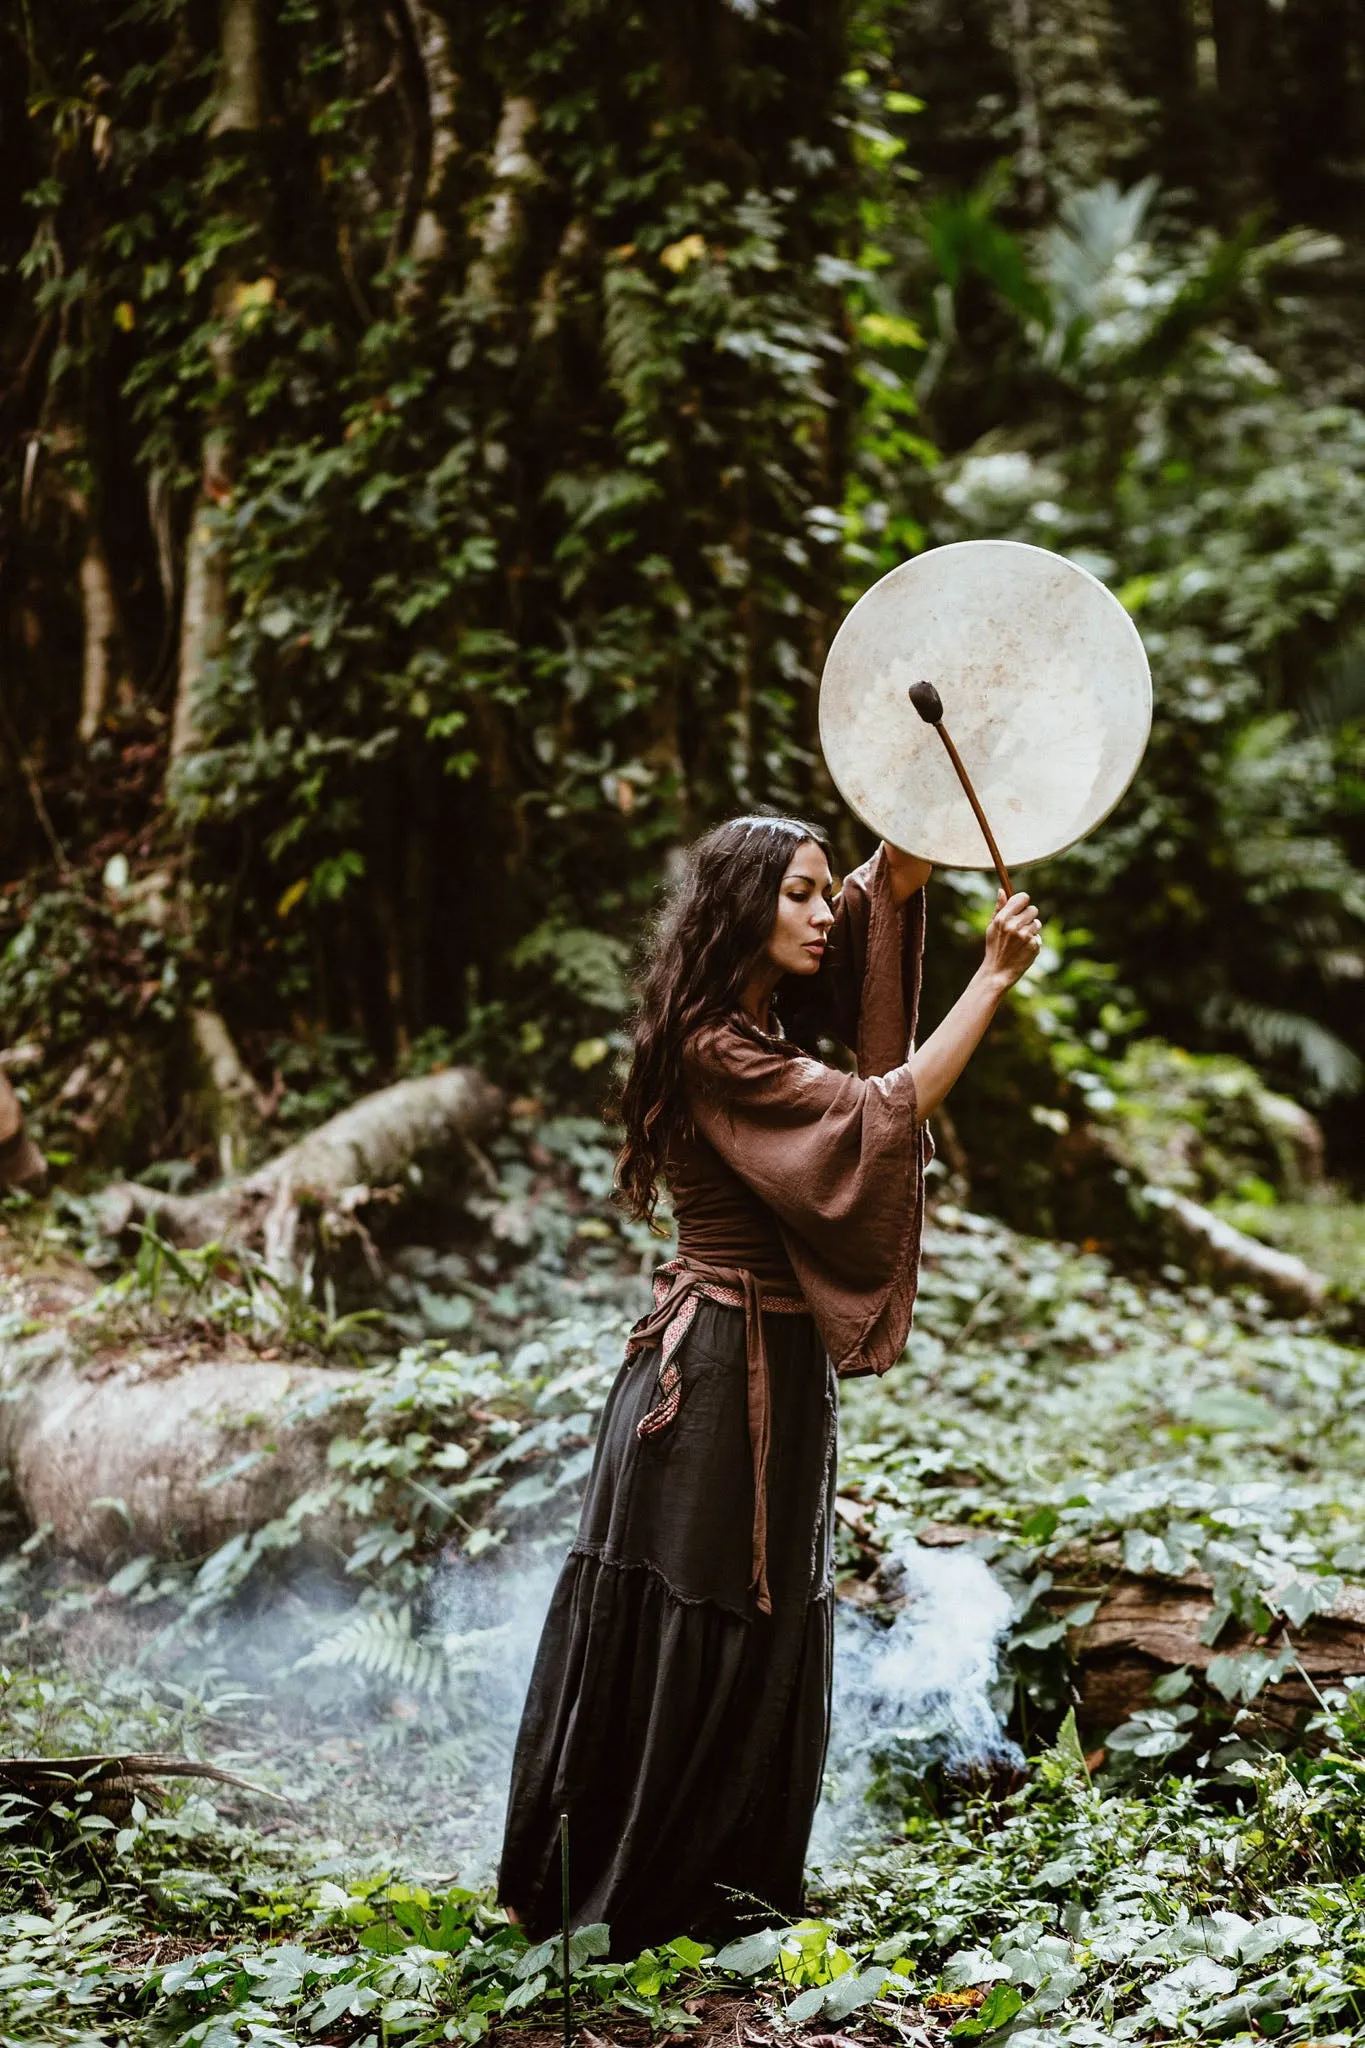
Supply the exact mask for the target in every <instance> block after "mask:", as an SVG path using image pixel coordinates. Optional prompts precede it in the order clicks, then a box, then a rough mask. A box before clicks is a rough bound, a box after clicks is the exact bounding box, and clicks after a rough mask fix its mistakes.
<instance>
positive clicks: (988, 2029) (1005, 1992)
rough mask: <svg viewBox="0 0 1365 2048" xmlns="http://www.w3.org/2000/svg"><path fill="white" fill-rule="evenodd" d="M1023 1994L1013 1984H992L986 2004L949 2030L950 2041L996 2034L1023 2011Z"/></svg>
mask: <svg viewBox="0 0 1365 2048" xmlns="http://www.w3.org/2000/svg"><path fill="white" fill-rule="evenodd" d="M1023 2005H1024V1994H1023V1992H1022V1991H1020V1990H1018V1988H1017V1987H1016V1986H1015V1985H1013V1984H993V1985H992V1986H991V1989H990V1990H989V1991H988V1992H987V1994H986V2002H985V2004H984V2005H981V2006H979V2007H978V2008H977V2010H976V2011H975V2012H974V2013H972V2014H971V2015H970V2016H969V2017H968V2018H967V2019H965V2020H959V2021H958V2023H957V2025H956V2026H955V2027H953V2028H952V2029H951V2030H950V2038H951V2039H952V2040H955V2041H956V2040H963V2041H967V2040H974V2039H976V2038H977V2037H978V2036H980V2035H982V2034H994V2033H998V2032H999V2030H1000V2028H1001V2027H1007V2026H1008V2025H1009V2023H1010V2021H1011V2020H1012V2019H1013V2018H1014V2016H1015V2014H1016V2013H1018V2012H1021V2011H1022V2010H1023Z"/></svg>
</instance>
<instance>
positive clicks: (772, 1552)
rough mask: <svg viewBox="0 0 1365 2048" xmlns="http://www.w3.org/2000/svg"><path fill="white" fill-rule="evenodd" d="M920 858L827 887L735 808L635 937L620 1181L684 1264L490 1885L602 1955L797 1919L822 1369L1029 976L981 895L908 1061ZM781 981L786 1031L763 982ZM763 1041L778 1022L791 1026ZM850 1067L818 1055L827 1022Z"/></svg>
mask: <svg viewBox="0 0 1365 2048" xmlns="http://www.w3.org/2000/svg"><path fill="white" fill-rule="evenodd" d="M928 874H929V869H928V867H927V866H926V864H925V863H923V862H921V861H916V860H914V859H912V858H911V857H910V856H909V855H908V854H905V853H902V852H899V851H898V850H897V849H896V848H894V847H890V846H885V845H884V846H882V847H881V848H880V849H879V851H878V852H877V853H876V854H875V855H874V856H873V858H872V859H871V860H870V861H868V862H867V863H866V864H865V865H864V866H863V867H861V868H859V869H857V870H856V872H855V873H853V874H851V875H850V876H848V878H847V880H846V881H845V883H844V886H843V889H842V891H841V892H840V894H839V896H838V897H837V898H835V897H834V894H833V879H832V876H831V873H830V865H829V849H828V846H827V844H826V841H825V839H824V836H823V834H822V833H820V832H819V831H818V830H817V829H816V828H815V827H814V826H811V825H806V824H802V823H800V822H799V821H797V820H795V819H790V818H767V817H755V818H737V819H734V820H732V821H731V822H730V823H729V824H725V825H721V826H718V827H717V828H716V829H715V830H714V831H713V832H710V833H708V834H707V836H706V837H705V838H704V839H702V840H701V841H700V842H699V844H698V845H697V846H695V847H694V848H693V849H692V853H691V856H690V859H689V864H688V870H687V874H686V877H685V879H684V881H683V883H682V885H681V887H680V889H679V890H678V892H677V895H676V897H675V899H674V901H673V903H672V905H671V907H670V908H669V910H668V911H667V913H666V914H665V916H664V918H663V921H662V923H661V925H660V927H659V930H658V932H657V934H656V937H655V941H654V945H653V949H652V954H651V957H650V960H649V963H648V966H647V970H646V973H645V976H644V981H643V987H642V991H641V1001H640V1007H639V1014H638V1017H637V1020H636V1024H635V1033H634V1040H635V1043H634V1056H633V1059H632V1064H631V1069H630V1074H629V1078H628V1080H627V1082H626V1086H625V1089H624V1092H623V1095H622V1102H621V1113H622V1119H623V1122H624V1124H625V1129H626V1142H625V1146H624V1149H623V1150H622V1153H621V1156H620V1160H619V1162H618V1187H619V1190H620V1193H621V1195H622V1196H623V1198H624V1200H625V1202H626V1203H627V1204H628V1205H629V1207H630V1208H631V1210H632V1211H633V1213H634V1214H635V1215H636V1216H638V1217H644V1218H649V1217H652V1215H653V1211H654V1205H655V1200H656V1196H657V1190H658V1184H659V1182H660V1180H662V1181H664V1182H665V1183H666V1185H667V1187H668V1191H669V1195H670V1197H671V1201H672V1206H673V1210H674V1214H675V1216H676V1218H677V1224H678V1256H677V1258H676V1259H674V1260H673V1261H672V1262H671V1263H670V1264H668V1265H666V1266H664V1267H662V1268H661V1269H660V1271H659V1272H658V1273H657V1274H656V1275H655V1280H654V1300H655V1308H654V1312H653V1313H652V1314H651V1315H649V1316H646V1317H645V1318H644V1319H643V1320H642V1321H641V1322H639V1323H637V1325H636V1326H635V1329H634V1330H633V1332H632V1333H631V1336H630V1338H629V1339H628V1341H627V1346H626V1361H625V1364H624V1365H623V1367H622V1369H621V1372H620V1374H619V1376H618V1378H617V1380H616V1383H615V1385H614V1387H613V1389H612V1392H611V1395H610V1398H609V1400H608V1402H607V1406H606V1411H605V1414H604V1416H603V1420H602V1427H601V1432H600V1435H599V1437H598V1443H597V1451H596V1457H595V1462H594V1465H593V1471H592V1476H591V1478H590V1480H589V1482H588V1491H587V1498H586V1500H585V1502H584V1505H583V1512H582V1519H581V1522H580V1526H579V1532H578V1537H577V1540H576V1542H575V1543H574V1546H573V1549H572V1552H571V1553H570V1556H569V1559H568V1561H567V1563H566V1565H565V1567H564V1571H563V1574H562V1576H561V1578H560V1581H559V1584H558V1587H557V1589H556V1592H555V1595H554V1599H553V1602H552V1604H551V1607H550V1612H549V1616H548V1618H547V1620H546V1623H545V1631H544V1634H543V1636H542V1638H541V1644H540V1650H539V1654H538V1656H537V1659H536V1666H535V1671H534V1674H533V1676H532V1680H531V1687H530V1692H529V1694H528V1697H527V1701H526V1708H525V1713H524V1715H523V1719H522V1725H521V1733H520V1737H519V1739H518V1744H517V1752H516V1759H515V1763H514V1766H513V1775H512V1788H511V1796H510V1800H509V1806H508V1816H507V1831H506V1837H505V1840H504V1844H503V1856H502V1865H501V1870H500V1876H499V1893H500V1897H501V1898H502V1901H503V1903H504V1904H505V1905H506V1906H507V1908H508V1909H509V1912H511V1913H512V1915H513V1917H515V1918H519V1919H520V1920H522V1921H523V1922H524V1923H525V1926H526V1928H527V1931H528V1933H529V1934H530V1935H531V1937H532V1938H533V1939H536V1940H539V1939H542V1938H544V1936H546V1935H547V1934H549V1933H550V1932H551V1931H552V1930H553V1928H554V1927H556V1926H557V1925H558V1922H559V1911H560V1905H559V1900H560V1893H559V1816H560V1814H561V1812H567V1814H568V1816H569V1831H570V1844H571V1875H572V1894H571V1897H572V1917H573V1920H574V1923H575V1924H577V1925H583V1924H587V1923H589V1922H593V1921H606V1922H607V1923H608V1924H609V1925H610V1928H611V1935H612V1943H611V1946H612V1953H613V1954H614V1955H617V1956H630V1955H634V1954H637V1953H638V1952H639V1950H640V1949H641V1948H643V1947H646V1946H648V1945H649V1944H651V1943H654V1942H658V1941H662V1940H668V1939H669V1938H671V1937H672V1936H673V1935H676V1934H682V1933H688V1934H692V1935H695V1936H701V1937H703V1938H706V1939H711V1940H719V1939H723V1938H725V1937H726V1936H727V1935H728V1934H729V1933H731V1932H733V1931H734V1929H735V1928H736V1927H737V1926H739V1925H741V1924H743V1922H744V1920H745V1919H746V1918H752V1917H753V1915H754V1914H755V1913H756V1912H757V1913H761V1914H763V1915H764V1916H766V1917H772V1916H773V1915H794V1914H796V1913H798V1912H799V1911H800V1907H801V1887H802V1872H803V1866H804V1862H805V1853H806V1843H807V1839H808V1837H809V1833H810V1825H811V1820H812V1817H813V1815H814V1811H815V1805H816V1801H817V1799H818V1797H819V1792H820V1777H821V1771H822V1769H823V1765H824V1755H825V1745H826V1738H827V1735H828V1729H829V1701H830V1680H831V1651H832V1625H833V1546H832V1527H831V1516H832V1510H833V1499H834V1460H835V1425H836V1415H837V1399H836V1382H837V1378H838V1377H840V1376H847V1375H851V1374H856V1373H869V1372H873V1373H881V1372H885V1371H886V1370H887V1368H888V1367H889V1366H891V1365H893V1364H894V1363H895V1361H896V1359H897V1358H898V1357H899V1355H900V1353H901V1350H902V1348H903V1346H904V1344H905V1339H906V1335H907V1333H908V1330H909V1327H910V1313H911V1307H912V1304H913V1302H914V1296H915V1284H916V1277H917V1271H918V1264H919V1241H920V1223H921V1215H922V1209H923V1193H924V1166H925V1162H926V1159H927V1158H928V1157H929V1156H930V1153H931V1146H930V1142H929V1137H928V1132H927V1131H926V1129H925V1127H924V1119H925V1118H926V1117H927V1116H928V1115H929V1114H930V1113H931V1112H932V1111H933V1110H934V1109H935V1108H937V1106H938V1104H939V1103H940V1102H942V1100H943V1098H944V1096H945V1095H946V1094H947V1092H948V1090H949V1088H950V1087H951V1086H952V1084H953V1082H954V1081H955V1080H956V1079H957V1077H958V1075H959V1074H960V1073H961V1072H962V1069H963V1067H964V1066H965V1065H966V1063H967V1061H968V1059H969V1058H970V1057H971V1054H972V1053H973V1051H974V1050H975V1048H976V1046H977V1045H978V1044H979V1043H980V1040H981V1038H982V1035H983V1034H984V1032H985V1030H986V1027H987V1025H988V1024H989V1022H990V1020H991V1017H992V1016H993V1015H994V1013H995V1010H996V1008H997V1006H998V1005H999V1003H1000V1001H1001V999H1002V998H1003V996H1004V995H1005V993H1006V991H1007V990H1008V989H1009V988H1010V987H1011V986H1012V985H1013V983H1014V982H1016V981H1017V980H1018V979H1019V977H1020V975H1022V974H1023V973H1024V971H1025V970H1026V969H1027V967H1028V966H1029V965H1030V963H1031V962H1032V961H1033V959H1034V958H1035V956H1036V954H1037V951H1038V947H1039V943H1040V941H1039V920H1038V917H1037V914H1036V912H1035V911H1034V909H1033V906H1032V904H1031V903H1030V902H1029V900H1028V898H1027V896H1022V895H1020V896H1014V897H1012V898H1011V899H1010V900H1009V902H1005V901H1004V899H1003V892H1002V897H1001V900H1000V902H999V903H998V905H997V908H996V912H995V916H994V918H993V919H992V922H991V925H990V928H989V930H988V932H987V934H986V946H985V955H984V958H983V961H982V964H981V966H980V968H979V969H978V970H977V972H976V974H975V975H974V976H973V978H972V980H971V982H970V983H969V984H968V986H967V988H966V990H965V991H964V993H963V994H962V995H961V996H960V997H959V998H958V1001H957V1002H956V1003H955V1004H954V1006H953V1008H952V1010H951V1011H950V1012H949V1013H948V1015H947V1017H945V1019H944V1021H943V1022H942V1024H940V1025H939V1027H938V1029H937V1030H936V1031H935V1032H934V1033H933V1034H932V1036H931V1037H930V1038H928V1039H927V1040H926V1041H925V1043H924V1044H923V1045H922V1046H921V1047H920V1048H919V1049H918V1050H915V1049H914V1033H915V1018H916V1009H917V1005H918V996H919V983H920V961H921V956H922V952H923V943H924V883H925V881H926V880H927V878H928ZM779 990H780V992H781V1010H782V1016H781V1019H780V1020H779V1015H778V1007H777V998H778V994H779ZM784 1027H785V1028H784ZM821 1035H824V1036H827V1037H836V1038H838V1039H841V1040H842V1041H843V1043H844V1045H845V1046H847V1047H848V1048H849V1050H850V1051H851V1052H852V1053H853V1054H854V1056H855V1057H856V1061H857V1073H856V1075H855V1074H849V1073H845V1072H843V1071H841V1070H840V1069H838V1068H836V1067H833V1066H829V1065H826V1064H825V1063H824V1062H822V1061H821V1060H820V1059H818V1058H816V1057H814V1056H812V1053H811V1051H810V1050H808V1049H807V1048H810V1047H813V1046H814V1045H815V1043H816V1042H817V1039H818V1038H819V1037H820V1036H821Z"/></svg>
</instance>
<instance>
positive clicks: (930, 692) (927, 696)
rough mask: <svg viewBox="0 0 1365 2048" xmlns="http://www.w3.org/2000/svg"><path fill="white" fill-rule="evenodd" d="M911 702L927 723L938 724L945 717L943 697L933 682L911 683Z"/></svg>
mask: <svg viewBox="0 0 1365 2048" xmlns="http://www.w3.org/2000/svg"><path fill="white" fill-rule="evenodd" d="M910 702H911V703H912V704H913V705H914V707H915V709H916V711H918V713H919V715H920V717H921V718H922V719H923V720H924V723H925V724H926V725H938V724H940V723H941V722H942V719H943V699H942V698H941V697H940V696H939V694H938V691H937V690H936V689H935V688H934V686H933V684H932V683H911V685H910Z"/></svg>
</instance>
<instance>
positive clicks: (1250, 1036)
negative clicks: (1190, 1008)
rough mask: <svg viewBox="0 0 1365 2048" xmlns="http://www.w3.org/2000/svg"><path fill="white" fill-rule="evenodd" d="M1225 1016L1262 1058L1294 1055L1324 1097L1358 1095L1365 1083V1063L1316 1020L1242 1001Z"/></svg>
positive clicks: (1230, 1006)
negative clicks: (1284, 1054) (1281, 1054)
mask: <svg viewBox="0 0 1365 2048" xmlns="http://www.w3.org/2000/svg"><path fill="white" fill-rule="evenodd" d="M1221 1014H1222V1018H1223V1019H1224V1020H1225V1021H1226V1022H1227V1023H1228V1024H1230V1025H1231V1026H1232V1027H1233V1029H1234V1030H1236V1031H1240V1032H1241V1033H1242V1035H1243V1037H1244V1038H1245V1039H1246V1040H1247V1042H1248V1044H1249V1045H1250V1046H1251V1048H1252V1050H1253V1052H1255V1053H1256V1054H1257V1055H1258V1056H1259V1057H1260V1058H1261V1059H1269V1058H1272V1057H1274V1055H1276V1054H1277V1053H1286V1052H1287V1053H1292V1054H1293V1055H1294V1057H1295V1058H1296V1059H1297V1060H1298V1062H1299V1065H1300V1066H1301V1067H1302V1068H1303V1070H1304V1073H1305V1074H1306V1075H1307V1076H1308V1078H1309V1079H1310V1080H1311V1082H1312V1083H1313V1086H1314V1087H1315V1088H1316V1089H1317V1091H1318V1093H1319V1094H1320V1095H1354V1094H1355V1093H1356V1091H1357V1090H1358V1089H1359V1088H1360V1086H1361V1084H1362V1082H1365V1061H1362V1060H1361V1058H1360V1056H1359V1054H1358V1053H1356V1052H1355V1051H1353V1050H1352V1048H1351V1047H1350V1046H1349V1045H1347V1044H1346V1042H1345V1040H1344V1039H1340V1038H1338V1037H1337V1035H1336V1033H1335V1032H1334V1031H1329V1030H1328V1029H1327V1026H1326V1025H1325V1024H1319V1023H1318V1022H1317V1020H1316V1019H1315V1018H1313V1017H1305V1016H1303V1015H1302V1014H1301V1013H1300V1012H1299V1011H1297V1010H1277V1009H1274V1008H1273V1007H1272V1006H1271V1005H1270V1004H1269V1003H1255V1002H1250V1001H1247V1000H1245V999H1241V998H1239V999H1237V1000H1235V1001H1232V1002H1229V1003H1228V1004H1226V1005H1225V1006H1222V1012H1221Z"/></svg>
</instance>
